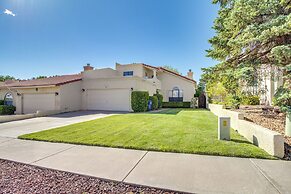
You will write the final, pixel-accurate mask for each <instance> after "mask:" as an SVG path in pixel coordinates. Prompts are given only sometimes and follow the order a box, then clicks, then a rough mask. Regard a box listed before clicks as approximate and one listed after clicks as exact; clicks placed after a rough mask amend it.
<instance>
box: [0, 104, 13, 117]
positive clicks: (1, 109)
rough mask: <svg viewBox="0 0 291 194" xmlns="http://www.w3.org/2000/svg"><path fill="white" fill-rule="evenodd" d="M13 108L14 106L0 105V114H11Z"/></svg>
mask: <svg viewBox="0 0 291 194" xmlns="http://www.w3.org/2000/svg"><path fill="white" fill-rule="evenodd" d="M15 110H16V108H15V106H12V105H0V115H13V114H14V111H15Z"/></svg>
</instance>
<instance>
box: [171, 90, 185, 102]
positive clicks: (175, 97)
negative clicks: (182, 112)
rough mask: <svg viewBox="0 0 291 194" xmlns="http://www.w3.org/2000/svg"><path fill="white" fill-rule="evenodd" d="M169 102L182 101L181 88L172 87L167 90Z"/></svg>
mask: <svg viewBox="0 0 291 194" xmlns="http://www.w3.org/2000/svg"><path fill="white" fill-rule="evenodd" d="M169 102H183V90H180V89H179V88H178V87H174V88H173V89H172V90H170V91H169Z"/></svg>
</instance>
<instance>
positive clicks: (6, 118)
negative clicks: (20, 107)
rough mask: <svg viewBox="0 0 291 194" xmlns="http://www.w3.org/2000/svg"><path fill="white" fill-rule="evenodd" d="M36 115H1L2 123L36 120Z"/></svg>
mask: <svg viewBox="0 0 291 194" xmlns="http://www.w3.org/2000/svg"><path fill="white" fill-rule="evenodd" d="M34 117H35V114H25V115H0V123H5V122H10V121H17V120H23V119H30V118H34Z"/></svg>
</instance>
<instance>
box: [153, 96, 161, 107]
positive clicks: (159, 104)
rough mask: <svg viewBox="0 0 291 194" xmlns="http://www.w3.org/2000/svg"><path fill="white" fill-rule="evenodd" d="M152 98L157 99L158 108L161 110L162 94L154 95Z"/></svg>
mask: <svg viewBox="0 0 291 194" xmlns="http://www.w3.org/2000/svg"><path fill="white" fill-rule="evenodd" d="M154 96H156V97H158V108H162V105H163V95H162V94H154Z"/></svg>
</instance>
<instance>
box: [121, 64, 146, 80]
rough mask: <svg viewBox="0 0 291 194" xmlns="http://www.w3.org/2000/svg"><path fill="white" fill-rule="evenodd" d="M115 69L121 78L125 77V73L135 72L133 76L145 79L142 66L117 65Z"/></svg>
mask: <svg viewBox="0 0 291 194" xmlns="http://www.w3.org/2000/svg"><path fill="white" fill-rule="evenodd" d="M115 68H116V71H118V74H119V75H120V76H122V75H123V72H124V71H133V76H137V77H144V68H143V65H142V64H128V65H120V64H118V63H117V64H116V66H115Z"/></svg>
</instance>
